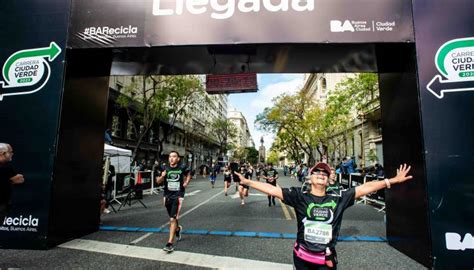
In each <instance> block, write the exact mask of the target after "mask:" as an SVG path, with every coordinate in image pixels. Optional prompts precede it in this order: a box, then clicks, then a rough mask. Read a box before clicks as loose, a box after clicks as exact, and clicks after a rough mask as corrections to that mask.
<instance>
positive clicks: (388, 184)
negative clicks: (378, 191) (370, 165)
mask: <svg viewBox="0 0 474 270" xmlns="http://www.w3.org/2000/svg"><path fill="white" fill-rule="evenodd" d="M384 181H385V185H386V186H387V188H388V189H390V181H388V179H387V178H385V179H384Z"/></svg>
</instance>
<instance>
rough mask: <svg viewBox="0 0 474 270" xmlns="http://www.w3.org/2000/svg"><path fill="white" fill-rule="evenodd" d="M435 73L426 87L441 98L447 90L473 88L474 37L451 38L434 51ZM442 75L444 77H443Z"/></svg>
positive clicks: (467, 89) (468, 89)
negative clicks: (436, 71)
mask: <svg viewBox="0 0 474 270" xmlns="http://www.w3.org/2000/svg"><path fill="white" fill-rule="evenodd" d="M435 64H436V68H437V69H438V71H439V73H440V74H441V75H439V74H438V75H436V76H434V77H433V79H432V80H431V81H430V82H429V83H428V85H427V86H426V88H427V89H428V91H430V92H431V93H432V94H433V95H434V96H435V97H437V98H439V99H442V98H443V97H444V94H445V93H447V92H464V91H473V90H474V37H469V38H460V39H453V40H450V41H448V42H446V43H444V44H443V45H442V46H441V47H440V48H439V49H438V52H437V53H436V56H435ZM443 77H444V78H443Z"/></svg>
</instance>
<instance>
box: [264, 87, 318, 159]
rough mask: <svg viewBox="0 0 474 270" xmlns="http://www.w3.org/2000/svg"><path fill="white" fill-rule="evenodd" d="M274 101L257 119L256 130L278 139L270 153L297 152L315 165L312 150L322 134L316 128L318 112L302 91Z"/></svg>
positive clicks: (284, 95)
mask: <svg viewBox="0 0 474 270" xmlns="http://www.w3.org/2000/svg"><path fill="white" fill-rule="evenodd" d="M273 101H274V104H275V105H274V106H273V107H271V108H266V109H265V110H264V111H263V112H262V113H261V114H259V115H257V118H256V120H255V124H256V125H257V128H259V129H260V130H263V131H267V132H272V133H275V134H276V135H277V136H276V137H277V144H274V145H273V149H275V150H278V151H288V150H289V149H290V152H293V151H291V150H292V149H294V148H297V149H299V150H302V151H304V152H305V153H306V154H308V156H309V159H310V161H311V162H312V161H314V150H315V149H316V147H317V146H318V144H319V143H320V137H321V133H322V130H321V129H319V128H318V125H319V124H320V121H319V118H320V117H321V115H322V111H321V108H319V107H318V105H317V104H316V103H315V102H313V101H312V100H311V99H309V98H307V97H306V96H305V94H304V93H303V92H301V91H300V92H299V93H297V94H295V95H287V94H283V95H281V96H278V97H277V98H275V99H274V100H273ZM295 152H296V151H295ZM295 155H296V153H295Z"/></svg>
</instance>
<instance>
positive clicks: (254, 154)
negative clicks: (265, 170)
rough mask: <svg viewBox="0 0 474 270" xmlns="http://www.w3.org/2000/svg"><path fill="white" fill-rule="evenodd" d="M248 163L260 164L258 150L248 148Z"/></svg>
mask: <svg viewBox="0 0 474 270" xmlns="http://www.w3.org/2000/svg"><path fill="white" fill-rule="evenodd" d="M245 149H247V162H249V163H250V164H257V163H258V150H257V149H255V148H254V147H247V148H245Z"/></svg>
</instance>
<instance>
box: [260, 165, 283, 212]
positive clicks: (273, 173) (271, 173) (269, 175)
mask: <svg viewBox="0 0 474 270" xmlns="http://www.w3.org/2000/svg"><path fill="white" fill-rule="evenodd" d="M263 178H264V179H265V180H266V181H267V183H268V184H270V185H272V186H276V185H277V179H278V178H279V175H278V172H277V170H275V169H274V168H273V164H272V163H269V164H268V168H267V170H265V171H264V172H263ZM272 203H273V205H275V196H270V195H268V206H272Z"/></svg>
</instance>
